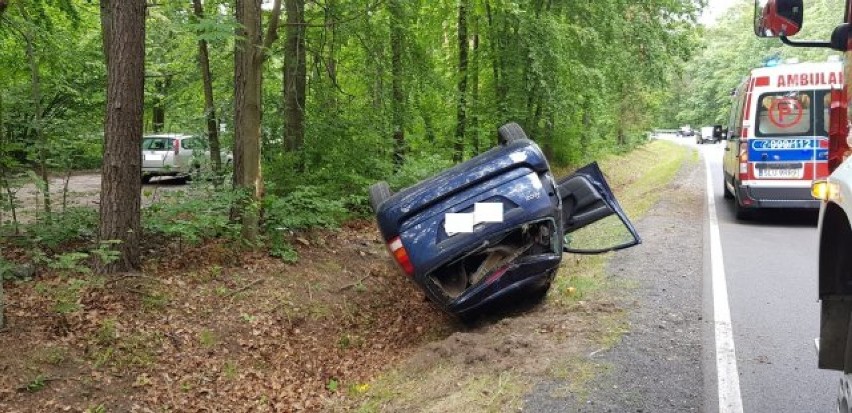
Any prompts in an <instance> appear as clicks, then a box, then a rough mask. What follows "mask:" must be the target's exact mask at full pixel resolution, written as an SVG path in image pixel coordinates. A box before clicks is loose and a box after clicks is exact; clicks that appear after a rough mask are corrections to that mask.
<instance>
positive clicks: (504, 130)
mask: <svg viewBox="0 0 852 413" xmlns="http://www.w3.org/2000/svg"><path fill="white" fill-rule="evenodd" d="M522 139H529V137H527V134H526V132H524V129H523V128H521V125H518V124H517V123H515V122H512V123H507V124H505V125H503V126H501V127H500V129H497V141H498V142H499V143H500V145H508V144H510V143H512V142H515V141H519V140H522Z"/></svg>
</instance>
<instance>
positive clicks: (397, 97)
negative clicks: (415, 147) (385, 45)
mask: <svg viewBox="0 0 852 413" xmlns="http://www.w3.org/2000/svg"><path fill="white" fill-rule="evenodd" d="M389 7H390V26H391V27H390V37H391V39H390V40H391V78H392V85H391V87H392V89H393V108H392V112H393V114H392V116H393V118H392V122H393V162H394V167H395V168H396V169H399V167H401V166H402V164H403V163H405V91H404V89H403V75H404V74H403V67H402V63H403V62H402V53H403V42H404V41H405V40H404V33H403V29H404V26H403V19H404V15H403V9H402V3H401V0H391V1H390V3H389Z"/></svg>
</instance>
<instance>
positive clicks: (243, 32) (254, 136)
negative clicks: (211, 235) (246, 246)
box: [234, 0, 263, 241]
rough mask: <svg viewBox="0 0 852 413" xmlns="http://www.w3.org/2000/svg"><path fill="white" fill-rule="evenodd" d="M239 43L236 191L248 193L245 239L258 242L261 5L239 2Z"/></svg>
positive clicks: (249, 0) (243, 214) (253, 0)
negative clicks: (256, 203)
mask: <svg viewBox="0 0 852 413" xmlns="http://www.w3.org/2000/svg"><path fill="white" fill-rule="evenodd" d="M236 12H237V23H238V24H239V27H238V28H237V41H236V45H235V50H234V118H235V121H234V124H235V125H234V188H236V189H238V190H243V191H245V194H244V196H246V199H245V201H244V202H243V204H242V205H240V208H239V209H240V211H239V218H240V220H241V221H242V235H243V237H244V238H245V239H247V240H249V241H254V240H255V239H257V234H258V218H259V216H258V211H257V207H256V205H255V202H256V201H259V200H260V198H261V196H262V190H263V186H262V183H261V182H262V175H261V169H260V117H261V89H260V88H261V70H260V69H261V63H262V57H261V56H260V50H258V47H259V46H260V45H261V31H260V1H259V0H237V10H236Z"/></svg>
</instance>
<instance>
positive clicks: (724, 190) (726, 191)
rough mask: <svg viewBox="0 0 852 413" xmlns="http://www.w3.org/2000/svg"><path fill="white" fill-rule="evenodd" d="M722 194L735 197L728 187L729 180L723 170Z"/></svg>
mask: <svg viewBox="0 0 852 413" xmlns="http://www.w3.org/2000/svg"><path fill="white" fill-rule="evenodd" d="M722 196H724V197H725V199H734V194H733V192H731V191H730V190H729V189H728V181H727V178H725V173H724V172H722Z"/></svg>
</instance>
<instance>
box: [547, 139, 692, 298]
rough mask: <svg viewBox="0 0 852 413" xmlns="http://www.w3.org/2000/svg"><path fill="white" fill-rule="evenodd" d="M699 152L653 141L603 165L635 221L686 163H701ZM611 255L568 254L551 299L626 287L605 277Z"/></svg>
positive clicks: (594, 294)
mask: <svg viewBox="0 0 852 413" xmlns="http://www.w3.org/2000/svg"><path fill="white" fill-rule="evenodd" d="M696 155H697V153H696V152H694V151H690V150H689V149H687V148H685V147H683V146H680V145H676V144H673V143H670V142H666V141H654V142H652V143H649V144H647V145H645V146H642V147H639V148H637V149H636V150H635V151H633V152H630V153H627V154H624V155H620V156H613V157H610V158H607V159H604V160H603V161H601V162H600V166H601V169H602V170H603V171H604V174H605V175H606V179H607V181H608V182H609V184H610V186H611V187H612V188H613V191H614V192H615V196H616V198H618V200H619V202H620V203H621V206H622V208H624V211H625V212H626V213H627V216H628V217H629V218H630V220H631V221H633V222H634V223H635V222H637V221H638V220H640V219H641V218H642V217H643V216H645V214H646V213H647V212H648V210H650V209H651V207H652V206H654V204H656V203H657V201H658V200H659V199H660V197H661V196H662V195H663V194H664V193H665V191H664V190H665V188H666V186H668V184H669V183H670V182H671V181H672V180H673V179H674V177H675V174H677V172H678V170H679V169H680V167H681V165H682V164H683V163H684V162H688V163H689V164H695V165H698V161H699V159H698V158H697V157H696ZM639 235H640V236H641V235H642V234H639ZM611 255H612V254H604V255H571V256H570V257H566V258H567V259H565V260H564V263H563V265H562V268H561V269H560V270H559V275H558V276H557V278H556V283H555V284H554V288H553V290H551V293H550V296H549V299H550V300H551V301H553V302H556V303H559V304H571V303H576V302H577V301H580V300H589V299H593V298H595V297H596V295H597V294H599V293H601V292H608V291H610V290H612V289H613V288H615V287H625V286H624V285H619V286H617V285H615V284H616V283H619V282H620V281H618V280H615V279H611V278H608V277H606V276H605V275H606V274H605V272H606V264H607V262H608V261H609V259H610V257H611ZM622 283H623V282H622Z"/></svg>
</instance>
